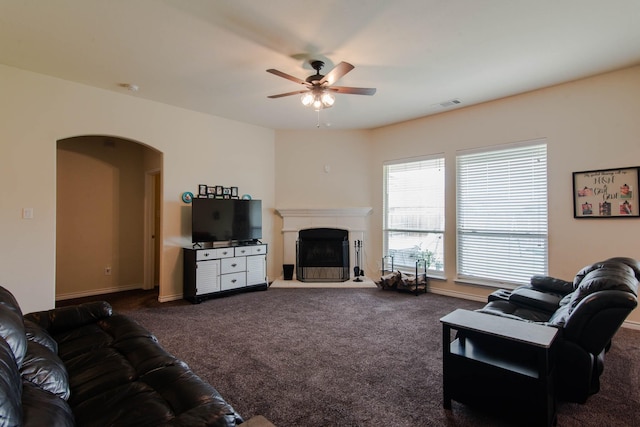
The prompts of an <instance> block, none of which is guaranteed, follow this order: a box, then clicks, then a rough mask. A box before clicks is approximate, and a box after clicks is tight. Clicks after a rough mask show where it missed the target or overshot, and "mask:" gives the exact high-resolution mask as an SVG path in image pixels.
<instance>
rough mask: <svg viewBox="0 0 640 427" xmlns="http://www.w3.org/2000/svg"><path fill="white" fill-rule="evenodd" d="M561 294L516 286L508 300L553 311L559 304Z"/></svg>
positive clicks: (549, 311)
mask: <svg viewBox="0 0 640 427" xmlns="http://www.w3.org/2000/svg"><path fill="white" fill-rule="evenodd" d="M561 299H562V296H560V295H555V294H550V293H547V292H541V291H538V290H536V289H531V288H525V287H523V288H518V289H515V290H514V291H513V292H511V295H509V302H510V303H513V304H516V305H520V306H526V307H531V308H535V309H538V310H542V311H546V312H548V313H553V312H554V311H556V310H557V309H558V307H559V306H560V300H561Z"/></svg>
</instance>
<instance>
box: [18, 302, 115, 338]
mask: <svg viewBox="0 0 640 427" xmlns="http://www.w3.org/2000/svg"><path fill="white" fill-rule="evenodd" d="M112 314H113V309H112V308H111V305H110V304H109V303H108V302H106V301H95V302H88V303H84V304H78V305H73V306H69V307H60V308H54V309H52V310H47V311H38V312H34V313H28V314H25V315H24V318H25V319H28V320H31V321H32V322H35V323H37V324H38V325H40V326H41V327H42V328H44V329H46V330H47V331H48V332H50V333H57V332H62V331H66V330H69V329H73V328H77V327H79V326H83V325H87V324H90V323H95V322H97V321H98V320H100V319H103V318H105V317H110V316H111V315H112Z"/></svg>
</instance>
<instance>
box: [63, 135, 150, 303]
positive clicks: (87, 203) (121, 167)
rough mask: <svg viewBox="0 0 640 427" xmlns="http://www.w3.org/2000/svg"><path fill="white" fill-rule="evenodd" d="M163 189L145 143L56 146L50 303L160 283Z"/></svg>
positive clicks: (88, 139)
mask: <svg viewBox="0 0 640 427" xmlns="http://www.w3.org/2000/svg"><path fill="white" fill-rule="evenodd" d="M149 180H151V181H149ZM149 182H151V184H149ZM161 186H162V153H161V152H159V151H157V150H155V149H152V148H150V147H148V146H146V145H144V144H140V143H138V142H136V141H131V140H128V139H124V138H118V137H112V136H104V135H84V136H76V137H71V138H66V139H61V140H59V141H58V143H57V185H56V189H57V196H56V201H57V206H56V299H58V300H61V299H71V298H78V297H84V296H92V295H100V294H107V293H111V292H118V291H124V290H130V289H139V288H145V289H151V288H154V287H156V286H159V285H160V280H159V266H160V262H161V260H160V253H161V251H160V245H161V238H160V236H159V230H160V229H161V227H160V224H161V220H162V218H161V212H162V210H161V209H160V206H161V203H162V200H161V194H162V190H161ZM155 225H157V227H156V226H155ZM156 289H157V290H159V288H158V287H156Z"/></svg>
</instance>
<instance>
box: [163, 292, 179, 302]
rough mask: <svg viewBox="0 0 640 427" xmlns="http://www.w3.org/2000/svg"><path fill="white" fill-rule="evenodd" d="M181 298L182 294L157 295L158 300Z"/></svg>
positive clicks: (167, 300) (165, 300)
mask: <svg viewBox="0 0 640 427" xmlns="http://www.w3.org/2000/svg"><path fill="white" fill-rule="evenodd" d="M182 298H183V295H182V294H173V295H165V296H158V302H170V301H178V300H181V299H182Z"/></svg>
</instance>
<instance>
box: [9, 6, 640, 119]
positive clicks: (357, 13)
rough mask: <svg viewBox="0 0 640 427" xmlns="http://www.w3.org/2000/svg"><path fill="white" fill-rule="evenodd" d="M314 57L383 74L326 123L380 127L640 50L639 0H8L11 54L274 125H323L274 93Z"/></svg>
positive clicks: (32, 66)
mask: <svg viewBox="0 0 640 427" xmlns="http://www.w3.org/2000/svg"><path fill="white" fill-rule="evenodd" d="M309 59H321V60H324V61H325V62H326V63H327V65H326V67H325V70H323V71H325V72H326V71H328V70H329V69H330V68H332V67H333V66H334V65H335V64H338V63H339V62H341V61H346V62H350V63H351V64H353V65H354V66H355V69H354V70H353V71H351V72H350V73H349V74H347V75H346V76H345V77H343V78H342V79H341V80H340V81H339V82H338V85H340V86H357V87H375V88H377V93H376V94H375V95H374V96H362V95H344V94H338V95H337V96H336V98H337V99H336V104H335V105H334V107H332V108H330V109H327V110H323V111H322V112H321V115H320V122H321V125H322V126H323V127H324V126H330V127H331V128H332V129H361V128H375V127H378V126H383V125H387V124H391V123H396V122H400V121H404V120H409V119H413V118H417V117H422V116H426V115H430V114H435V113H439V112H442V111H445V108H443V107H441V106H439V104H440V103H443V102H446V101H450V100H452V99H459V100H460V101H461V102H462V103H461V104H460V105H459V106H458V107H449V108H448V109H451V108H460V107H464V106H468V105H472V104H477V103H480V102H485V101H489V100H493V99H497V98H502V97H505V96H510V95H514V94H518V93H522V92H527V91H530V90H535V89H538V88H542V87H547V86H551V85H555V84H558V83H563V82H567V81H571V80H575V79H579V78H583V77H586V76H590V75H594V74H598V73H602V72H607V71H611V70H614V69H618V68H623V67H627V66H630V65H635V64H639V63H640V1H639V0H607V1H603V0H535V1H533V0H388V1H384V0H323V1H317V0H316V1H310V0H295V1H294V0H262V1H260V0H0V63H4V64H6V65H10V66H14V67H18V68H22V69H26V70H32V71H35V72H38V73H43V74H48V75H51V76H55V77H59V78H62V79H66V80H71V81H75V82H79V83H83V84H86V85H90V86H95V87H99V88H103V89H107V90H112V91H118V92H121V93H125V94H128V95H131V96H135V97H140V98H146V99H150V100H155V101H159V102H163V103H166V104H171V105H175V106H179V107H183V108H187V109H190V110H196V111H200V112H204V113H209V114H213V115H216V116H220V117H226V118H229V119H233V120H237V121H241V122H245V123H251V124H255V125H259V126H264V127H268V128H274V129H313V128H315V127H316V122H317V114H316V113H315V112H314V111H313V110H311V109H309V108H305V107H303V106H302V105H301V104H300V99H299V97H298V96H291V97H285V98H279V99H268V98H267V96H268V95H273V94H278V93H283V92H291V91H295V90H297V89H299V88H301V86H299V85H296V83H294V82H292V81H289V80H286V79H283V78H280V77H277V76H275V75H272V74H269V73H267V72H265V70H266V69H268V68H275V69H278V70H280V71H283V72H285V73H288V74H291V75H294V76H296V77H299V78H302V79H304V78H305V77H306V76H308V75H310V74H313V73H314V71H313V70H312V69H311V67H310V66H309V64H308V60H309ZM123 83H131V84H135V85H138V86H139V88H140V89H139V91H138V92H130V91H127V89H125V88H123V87H121V84H123Z"/></svg>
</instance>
